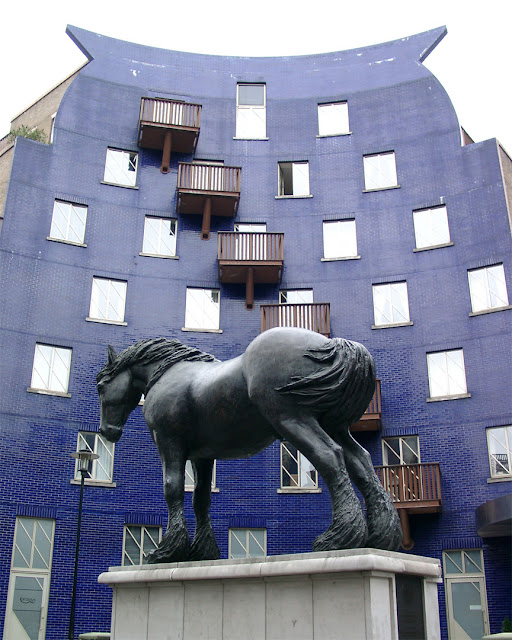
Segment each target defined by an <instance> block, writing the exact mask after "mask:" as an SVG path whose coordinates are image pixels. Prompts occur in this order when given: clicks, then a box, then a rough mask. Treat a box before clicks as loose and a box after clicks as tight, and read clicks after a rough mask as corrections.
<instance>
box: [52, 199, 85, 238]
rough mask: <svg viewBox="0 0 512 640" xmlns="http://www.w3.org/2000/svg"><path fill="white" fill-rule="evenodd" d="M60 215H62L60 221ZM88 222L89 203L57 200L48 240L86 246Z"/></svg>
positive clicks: (54, 204) (54, 205)
mask: <svg viewBox="0 0 512 640" xmlns="http://www.w3.org/2000/svg"><path fill="white" fill-rule="evenodd" d="M59 216H61V217H62V220H60V221H59V220H58V217H59ZM77 222H78V224H77ZM59 223H60V224H59ZM86 224H87V205H84V204H76V203H74V202H66V201H65V200H55V201H54V203H53V213H52V223H51V227H50V235H49V236H48V240H55V241H57V242H65V243H67V244H74V245H77V246H79V247H85V246H87V245H85V244H84V239H85V227H86Z"/></svg>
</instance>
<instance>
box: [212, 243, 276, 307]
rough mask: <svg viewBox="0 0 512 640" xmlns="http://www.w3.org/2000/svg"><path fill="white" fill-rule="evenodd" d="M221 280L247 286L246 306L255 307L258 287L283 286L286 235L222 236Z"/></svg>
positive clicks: (219, 258)
mask: <svg viewBox="0 0 512 640" xmlns="http://www.w3.org/2000/svg"><path fill="white" fill-rule="evenodd" d="M218 260H219V280H220V281H221V282H223V283H243V282H244V283H245V285H246V286H245V306H246V307H247V308H248V309H252V308H253V306H254V284H255V283H256V284H260V283H278V282H281V277H282V274H283V261H284V234H283V233H242V232H226V233H219V248H218Z"/></svg>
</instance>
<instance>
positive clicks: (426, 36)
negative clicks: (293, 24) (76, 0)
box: [66, 25, 447, 62]
mask: <svg viewBox="0 0 512 640" xmlns="http://www.w3.org/2000/svg"><path fill="white" fill-rule="evenodd" d="M66 33H67V35H68V36H69V37H70V38H71V40H72V41H73V42H74V43H75V44H76V46H77V47H78V48H79V49H80V51H81V52H82V53H83V54H84V55H85V56H86V57H87V58H88V60H89V61H90V60H93V59H95V58H100V57H105V56H111V55H112V54H113V52H114V51H115V50H119V48H120V47H122V46H125V47H126V46H127V45H128V46H132V47H134V48H136V49H137V50H139V51H140V52H141V53H146V54H150V53H151V52H154V51H161V52H165V53H168V54H175V55H180V56H182V55H187V56H193V57H195V58H196V59H198V60H199V59H201V58H204V59H209V60H214V59H218V60H226V59H233V60H254V61H258V60H262V61H264V60H275V61H286V60H308V59H311V60H320V59H322V58H330V57H332V56H333V55H347V54H359V55H362V54H364V53H369V52H371V51H372V50H376V49H380V48H382V49H389V48H393V49H398V50H402V51H403V53H404V54H406V57H408V58H411V57H413V58H414V59H415V60H417V61H418V62H423V61H424V60H425V59H426V58H427V56H428V55H429V54H430V53H431V52H432V51H433V50H434V49H435V48H436V47H437V45H438V44H439V43H440V42H441V40H442V39H443V38H444V37H445V35H446V34H447V29H446V26H441V27H437V28H435V29H430V30H429V31H423V32H421V33H417V34H414V35H411V36H405V37H403V38H398V39H397V40H389V41H387V42H381V43H377V44H372V45H369V46H366V47H358V48H355V49H344V50H338V51H329V52H323V53H315V54H304V55H298V56H231V55H218V54H207V53H194V52H189V51H179V50H174V49H164V48H162V47H152V46H150V45H143V44H138V43H134V42H130V41H127V40H120V39H118V38H112V37H110V36H104V35H102V34H100V33H95V32H93V31H87V30H85V29H81V28H80V27H75V26H73V25H68V26H67V27H66Z"/></svg>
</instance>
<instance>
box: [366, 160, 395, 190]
mask: <svg viewBox="0 0 512 640" xmlns="http://www.w3.org/2000/svg"><path fill="white" fill-rule="evenodd" d="M363 165H364V178H365V189H384V188H386V187H394V186H396V185H397V178H396V165H395V153H394V152H391V153H382V154H376V155H371V156H364V157H363Z"/></svg>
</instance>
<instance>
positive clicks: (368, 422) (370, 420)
mask: <svg viewBox="0 0 512 640" xmlns="http://www.w3.org/2000/svg"><path fill="white" fill-rule="evenodd" d="M381 415H382V414H381V394H380V380H376V381H375V393H374V394H373V397H372V399H371V402H370V404H369V406H368V409H366V411H365V412H364V414H363V415H362V416H361V418H360V420H358V421H357V422H356V423H355V424H353V425H352V426H351V427H350V430H351V431H379V429H380V428H381V427H382V421H381Z"/></svg>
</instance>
